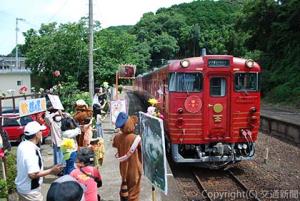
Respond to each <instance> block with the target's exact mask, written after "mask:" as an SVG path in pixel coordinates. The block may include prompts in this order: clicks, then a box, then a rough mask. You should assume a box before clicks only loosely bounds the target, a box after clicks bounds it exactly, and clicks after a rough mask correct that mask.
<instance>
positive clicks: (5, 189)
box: [0, 152, 17, 198]
mask: <svg viewBox="0 0 300 201" xmlns="http://www.w3.org/2000/svg"><path fill="white" fill-rule="evenodd" d="M6 167H7V168H6V169H7V172H6V179H7V181H6V182H5V181H4V179H0V198H7V196H8V194H7V193H9V194H10V193H12V192H14V191H15V190H16V185H15V178H16V176H17V168H16V155H15V153H13V152H10V153H9V154H8V156H7V157H6ZM1 174H2V173H1Z"/></svg>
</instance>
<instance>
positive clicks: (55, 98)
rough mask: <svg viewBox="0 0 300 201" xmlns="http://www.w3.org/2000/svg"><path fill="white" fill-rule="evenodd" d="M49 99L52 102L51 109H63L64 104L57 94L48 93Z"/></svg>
mask: <svg viewBox="0 0 300 201" xmlns="http://www.w3.org/2000/svg"><path fill="white" fill-rule="evenodd" d="M48 97H49V100H50V102H51V104H52V107H53V109H56V110H64V106H63V105H62V104H61V102H60V99H59V97H58V96H57V95H50V94H48Z"/></svg>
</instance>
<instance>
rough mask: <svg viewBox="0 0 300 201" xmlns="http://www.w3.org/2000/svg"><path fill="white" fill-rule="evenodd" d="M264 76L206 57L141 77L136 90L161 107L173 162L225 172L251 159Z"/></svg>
mask: <svg viewBox="0 0 300 201" xmlns="http://www.w3.org/2000/svg"><path fill="white" fill-rule="evenodd" d="M260 71H261V69H260V66H259V65H258V64H257V63H256V62H254V61H253V60H246V59H242V58H237V57H233V56H229V55H205V56H202V57H193V58H187V59H183V60H176V61H171V62H169V64H168V65H166V66H163V67H161V68H159V69H155V70H154V71H152V72H149V73H147V74H143V75H140V76H138V77H137V79H136V82H135V85H136V89H137V90H138V92H139V93H142V95H143V96H145V97H146V98H149V97H154V98H156V99H157V100H158V101H159V110H160V112H161V113H162V114H163V116H164V125H165V130H166V138H167V140H166V141H167V142H168V144H167V145H168V146H167V148H168V149H169V150H170V151H171V154H172V158H173V160H174V161H175V162H178V163H199V164H202V165H203V166H206V165H209V167H222V166H224V165H227V164H229V163H232V162H238V161H241V160H249V159H252V158H253V155H254V152H255V141H256V140H257V135H258V130H259V123H260V87H259V86H260Z"/></svg>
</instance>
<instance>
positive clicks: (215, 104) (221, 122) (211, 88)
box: [204, 74, 230, 141]
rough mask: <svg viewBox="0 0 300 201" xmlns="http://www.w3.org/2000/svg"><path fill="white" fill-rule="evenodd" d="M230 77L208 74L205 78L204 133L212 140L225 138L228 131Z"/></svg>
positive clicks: (227, 135) (228, 134)
mask: <svg viewBox="0 0 300 201" xmlns="http://www.w3.org/2000/svg"><path fill="white" fill-rule="evenodd" d="M229 80H230V77H229V76H228V75H224V74H222V75H218V74H213V75H209V76H208V79H206V83H205V86H206V90H205V92H206V94H205V97H206V107H205V110H204V112H205V111H206V112H205V113H206V114H204V117H205V119H206V123H207V127H206V128H207V130H206V132H205V133H206V134H207V137H208V138H209V139H211V140H212V141H214V140H220V139H224V138H225V139H226V138H228V137H229V136H230V133H229V115H228V112H229V106H230V105H229V101H228V100H229V99H230V89H229V88H230V84H229V83H230V82H229Z"/></svg>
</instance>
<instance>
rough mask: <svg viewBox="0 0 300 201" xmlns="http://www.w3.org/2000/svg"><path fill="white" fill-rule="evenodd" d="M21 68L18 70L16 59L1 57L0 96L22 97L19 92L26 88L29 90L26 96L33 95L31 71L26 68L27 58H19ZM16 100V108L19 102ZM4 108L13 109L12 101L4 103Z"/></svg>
mask: <svg viewBox="0 0 300 201" xmlns="http://www.w3.org/2000/svg"><path fill="white" fill-rule="evenodd" d="M18 66H19V67H18V68H16V60H15V58H14V57H0V96H2V95H3V94H5V96H6V97H8V96H17V95H20V93H19V90H20V88H21V87H23V86H25V87H26V88H27V89H28V90H27V92H26V94H29V93H31V90H30V89H31V78H30V75H31V71H30V70H29V69H26V68H25V58H24V57H20V58H19V65H18ZM19 100H21V99H16V106H18V104H19V103H18V101H19ZM2 106H3V107H12V101H11V100H4V101H2Z"/></svg>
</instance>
